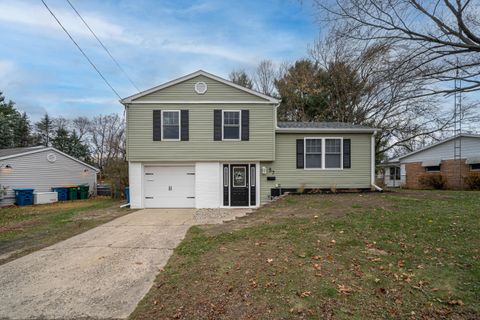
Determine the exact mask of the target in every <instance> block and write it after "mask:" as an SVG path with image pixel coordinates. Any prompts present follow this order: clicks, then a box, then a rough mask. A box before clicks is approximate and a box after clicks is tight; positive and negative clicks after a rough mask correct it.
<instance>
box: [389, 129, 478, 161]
mask: <svg viewBox="0 0 480 320" xmlns="http://www.w3.org/2000/svg"><path fill="white" fill-rule="evenodd" d="M459 137H461V138H478V139H480V134H470V133H462V134H459V135H456V136H453V137H450V138H448V139H445V140H442V141H439V142H436V143H433V144H431V145H429V146H427V147H424V148H421V149H418V150H415V151H412V152H409V153H407V154H404V155H403V156H400V157H398V158H397V159H398V160H401V159H404V158H406V157H409V156H412V155H414V154H417V153H420V152H423V151H425V150H428V149H431V148H434V147H436V146H439V145H441V144H444V143H446V142H449V141H452V140H454V139H457V138H459Z"/></svg>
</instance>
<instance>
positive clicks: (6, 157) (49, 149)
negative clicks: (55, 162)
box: [0, 147, 100, 172]
mask: <svg viewBox="0 0 480 320" xmlns="http://www.w3.org/2000/svg"><path fill="white" fill-rule="evenodd" d="M44 151H55V152H58V153H60V154H61V155H63V156H65V157H67V158H70V159H72V160H73V161H76V162H78V163H80V164H82V165H84V166H85V167H88V168H90V169H92V170H94V171H95V172H100V169H98V168H95V167H94V166H91V165H89V164H87V163H85V162H83V161H80V160H78V159H77V158H74V157H72V156H71V155H68V154H66V153H64V152H62V151H60V150H58V149H55V148H54V147H48V148H41V149H37V150H32V151H26V152H22V153H17V154H12V155H9V156H5V157H0V160H7V159H12V158H17V157H21V156H26V155H29V154H34V153H39V152H44Z"/></svg>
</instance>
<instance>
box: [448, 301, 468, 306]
mask: <svg viewBox="0 0 480 320" xmlns="http://www.w3.org/2000/svg"><path fill="white" fill-rule="evenodd" d="M448 304H449V305H452V306H463V305H464V304H465V303H463V301H462V300H450V301H448Z"/></svg>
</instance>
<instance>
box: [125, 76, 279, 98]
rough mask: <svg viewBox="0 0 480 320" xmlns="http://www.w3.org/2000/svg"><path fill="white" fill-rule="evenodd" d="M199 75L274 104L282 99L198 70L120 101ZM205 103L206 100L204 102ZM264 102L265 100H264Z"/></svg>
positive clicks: (141, 95)
mask: <svg viewBox="0 0 480 320" xmlns="http://www.w3.org/2000/svg"><path fill="white" fill-rule="evenodd" d="M198 76H204V77H207V78H210V79H212V80H215V81H218V82H220V83H223V84H225V85H227V86H230V87H233V88H236V89H238V90H241V91H244V92H246V93H249V94H251V95H254V96H256V97H259V98H262V99H264V100H265V103H274V104H277V103H280V100H278V99H275V98H273V97H270V96H268V95H266V94H263V93H260V92H258V91H255V90H252V89H248V88H245V87H242V86H241V85H238V84H236V83H233V82H232V81H229V80H226V79H223V78H221V77H219V76H216V75H214V74H211V73H209V72H206V71H203V70H198V71H196V72H193V73H190V74H187V75H185V76H183V77H180V78H178V79H175V80H172V81H169V82H166V83H164V84H161V85H159V86H156V87H153V88H150V89H148V90H145V91H142V92H139V93H137V94H134V95H131V96H129V97H126V98H123V99H121V100H120V102H121V103H122V104H129V103H133V102H135V101H134V100H136V99H138V98H141V97H144V96H146V95H148V94H151V93H153V92H156V91H159V90H162V89H165V88H169V87H171V86H174V85H176V84H178V83H181V82H184V81H187V80H189V79H192V78H195V77H198ZM203 103H205V102H203ZM262 103H263V102H262Z"/></svg>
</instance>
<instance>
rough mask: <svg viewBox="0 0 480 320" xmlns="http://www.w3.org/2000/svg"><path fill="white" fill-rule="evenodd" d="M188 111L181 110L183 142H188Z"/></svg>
mask: <svg viewBox="0 0 480 320" xmlns="http://www.w3.org/2000/svg"><path fill="white" fill-rule="evenodd" d="M188 123H189V120H188V110H181V111H180V128H181V131H182V132H181V139H180V140H182V141H188V134H189V129H188Z"/></svg>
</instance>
